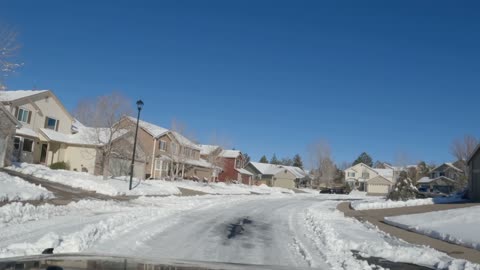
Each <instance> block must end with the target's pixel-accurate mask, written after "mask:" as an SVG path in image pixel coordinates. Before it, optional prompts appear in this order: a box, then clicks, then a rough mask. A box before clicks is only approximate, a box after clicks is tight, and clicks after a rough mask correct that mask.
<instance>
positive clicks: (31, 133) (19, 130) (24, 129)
mask: <svg viewBox="0 0 480 270" xmlns="http://www.w3.org/2000/svg"><path fill="white" fill-rule="evenodd" d="M15 134H17V135H23V136H29V137H33V138H38V133H37V132H35V131H33V129H31V128H28V127H21V128H17V129H16V130H15Z"/></svg>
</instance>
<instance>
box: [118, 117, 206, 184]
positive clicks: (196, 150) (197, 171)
mask: <svg viewBox="0 0 480 270" xmlns="http://www.w3.org/2000/svg"><path fill="white" fill-rule="evenodd" d="M131 123H136V119H135V118H133V117H124V118H122V120H121V121H120V122H119V125H131ZM138 141H139V144H140V145H141V146H142V148H143V149H144V151H145V156H146V162H145V178H146V179H172V178H177V177H178V178H187V179H196V180H209V179H211V178H212V177H213V169H214V168H215V166H214V165H213V164H211V163H209V162H207V161H206V160H204V159H202V158H201V157H200V149H201V148H200V146H199V145H197V144H196V143H194V142H192V141H191V140H189V139H188V138H186V137H185V136H183V135H182V134H180V133H178V132H175V131H171V130H168V129H166V128H163V127H160V126H158V125H155V124H152V123H149V122H146V121H142V120H140V121H139V130H138Z"/></svg>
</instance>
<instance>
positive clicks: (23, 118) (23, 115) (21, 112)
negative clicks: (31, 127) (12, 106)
mask: <svg viewBox="0 0 480 270" xmlns="http://www.w3.org/2000/svg"><path fill="white" fill-rule="evenodd" d="M29 113H30V111H29V110H25V109H22V108H20V109H18V115H17V119H18V121H20V122H24V123H27V122H28V114H29Z"/></svg>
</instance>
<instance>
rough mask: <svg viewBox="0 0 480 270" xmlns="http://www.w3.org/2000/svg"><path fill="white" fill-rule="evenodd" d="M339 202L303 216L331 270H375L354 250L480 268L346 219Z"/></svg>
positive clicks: (310, 236)
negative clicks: (338, 205)
mask: <svg viewBox="0 0 480 270" xmlns="http://www.w3.org/2000/svg"><path fill="white" fill-rule="evenodd" d="M336 204H337V203H334V202H326V203H324V204H323V205H322V204H320V205H319V206H316V207H312V208H309V209H307V211H306V213H305V215H304V222H305V224H306V226H307V231H306V233H305V237H307V238H308V239H311V240H312V241H313V242H314V246H315V248H316V249H317V250H318V251H319V252H320V253H323V254H324V259H325V260H326V262H327V263H328V264H329V265H331V266H332V269H372V266H369V265H368V264H367V263H366V262H365V261H362V260H358V259H357V258H355V256H354V254H353V252H352V251H356V252H359V254H360V255H361V256H362V257H370V256H374V257H381V258H385V259H387V260H389V261H392V262H404V263H413V264H417V265H424V266H428V267H433V268H436V269H480V265H477V264H473V263H470V262H468V261H465V260H457V259H453V258H451V257H449V256H448V255H446V254H444V253H441V252H439V251H436V250H434V249H432V248H429V247H426V246H416V245H410V244H407V243H405V242H403V241H401V240H398V239H396V238H393V237H391V236H389V235H387V234H385V233H383V232H382V231H380V230H378V229H377V228H376V227H374V226H372V225H370V224H368V223H366V224H364V223H361V222H360V221H358V220H356V219H353V218H345V217H344V215H343V213H341V212H339V211H337V210H335V207H336ZM312 266H315V265H312Z"/></svg>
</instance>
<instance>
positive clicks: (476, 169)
mask: <svg viewBox="0 0 480 270" xmlns="http://www.w3.org/2000/svg"><path fill="white" fill-rule="evenodd" d="M467 164H468V196H469V198H470V199H471V200H472V201H476V202H479V201H480V144H479V145H478V146H477V148H475V151H473V153H472V155H471V156H470V158H469V159H468V160H467Z"/></svg>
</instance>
